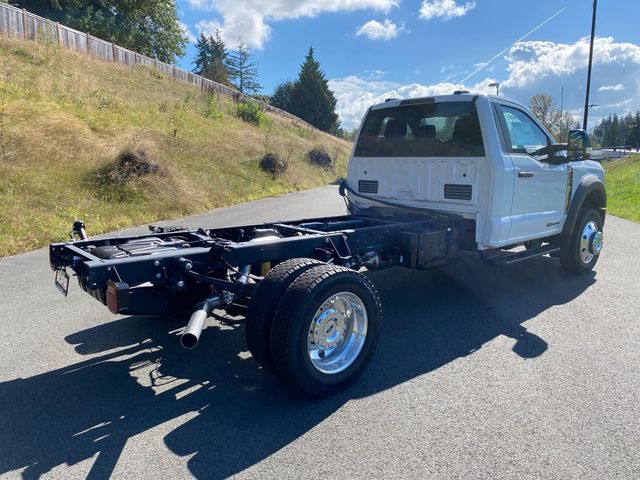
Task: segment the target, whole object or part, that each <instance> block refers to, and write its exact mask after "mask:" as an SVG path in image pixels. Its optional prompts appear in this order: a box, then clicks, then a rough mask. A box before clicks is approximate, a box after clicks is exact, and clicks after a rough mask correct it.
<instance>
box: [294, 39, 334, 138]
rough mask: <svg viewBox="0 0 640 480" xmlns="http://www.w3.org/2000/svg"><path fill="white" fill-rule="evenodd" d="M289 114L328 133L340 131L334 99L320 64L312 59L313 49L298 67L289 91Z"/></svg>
mask: <svg viewBox="0 0 640 480" xmlns="http://www.w3.org/2000/svg"><path fill="white" fill-rule="evenodd" d="M290 99H291V104H290V108H291V110H290V111H291V113H293V114H294V115H296V116H298V117H300V118H301V119H303V120H304V121H306V122H308V123H310V124H311V125H313V126H314V127H316V128H319V129H320V130H324V131H325V132H330V133H334V134H336V133H338V132H339V131H340V121H339V120H338V115H337V114H336V111H335V110H336V103H337V101H336V98H335V96H334V95H333V92H332V91H331V90H330V89H329V86H328V84H327V80H326V78H325V77H324V73H323V72H322V70H321V69H320V64H319V63H318V62H317V61H316V60H315V59H314V57H313V47H311V48H309V52H308V53H307V56H306V57H305V60H304V63H303V64H302V66H301V67H300V73H299V75H298V79H297V80H296V82H295V83H294V85H293V88H292V89H291V95H290Z"/></svg>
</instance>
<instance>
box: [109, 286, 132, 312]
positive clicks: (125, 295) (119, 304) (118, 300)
mask: <svg viewBox="0 0 640 480" xmlns="http://www.w3.org/2000/svg"><path fill="white" fill-rule="evenodd" d="M128 306H129V285H127V284H126V283H124V282H117V283H116V282H112V281H111V280H109V281H108V282H107V308H108V309H109V311H110V312H111V313H120V311H121V310H122V309H123V308H126V307H128Z"/></svg>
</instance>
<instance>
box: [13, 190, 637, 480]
mask: <svg viewBox="0 0 640 480" xmlns="http://www.w3.org/2000/svg"><path fill="white" fill-rule="evenodd" d="M343 212H344V205H343V204H342V200H341V198H340V197H339V196H338V195H337V192H336V188H335V187H323V188H319V189H315V190H311V191H308V192H299V193H294V194H291V195H287V196H283V197H280V198H273V199H267V200H262V201H257V202H251V203H247V204H243V205H238V206H235V207H229V208H224V209H220V210H217V211H214V212H210V213H207V214H204V215H198V216H195V217H191V218H189V219H185V220H180V221H176V222H171V223H176V224H181V225H187V226H208V227H213V226H224V225H231V224H243V223H256V222H261V221H273V220H286V219H295V218H309V217H314V216H321V215H331V214H341V213H343ZM164 223H168V222H164ZM88 229H89V231H90V230H91V225H88ZM64 234H65V232H61V238H62V237H63V236H64ZM605 238H606V240H605V241H606V244H605V250H604V252H603V254H602V256H601V259H600V262H599V263H598V265H597V266H596V270H595V272H594V273H593V274H590V275H587V276H582V277H575V276H570V275H567V274H565V273H564V272H563V271H562V270H561V268H560V266H559V264H558V262H557V260H555V259H551V258H538V259H534V260H531V261H529V262H523V263H521V264H517V265H514V266H511V267H489V266H485V265H484V264H483V263H482V262H480V261H479V259H478V257H477V256H476V255H471V254H469V255H465V256H464V258H463V259H462V261H461V262H460V263H459V264H458V265H456V266H449V267H446V268H439V269H435V270H430V271H423V272H420V271H409V270H402V269H391V270H386V271H379V272H371V273H368V275H369V276H370V278H371V279H372V280H373V281H374V282H375V284H376V286H377V287H378V289H379V291H380V294H381V296H382V300H383V305H384V326H383V332H382V337H381V341H380V344H379V347H378V350H377V353H376V355H375V357H374V360H373V362H372V364H371V365H370V367H369V369H368V370H367V371H366V373H365V374H364V375H363V377H361V379H360V380H359V381H358V383H357V384H356V385H354V386H353V387H352V388H351V389H349V390H347V391H345V392H343V393H341V394H339V395H336V396H334V397H331V398H327V399H316V398H310V397H308V396H305V395H304V394H301V393H300V392H298V391H297V390H296V389H295V388H293V387H289V386H287V385H284V384H282V383H281V382H280V381H279V380H278V379H277V378H276V377H274V376H272V375H270V374H269V373H267V372H264V371H263V370H261V369H260V368H258V365H257V364H256V362H254V360H253V359H252V358H251V356H250V354H249V353H248V352H247V351H246V350H247V348H246V344H245V340H244V327H243V326H242V325H238V326H233V327H232V326H223V325H221V324H219V323H216V322H214V321H213V320H211V321H210V323H209V324H208V328H206V330H205V331H204V332H203V335H202V339H201V342H200V344H199V345H198V347H197V348H196V349H195V350H193V351H186V350H183V349H181V348H180V346H179V341H178V335H179V333H180V331H181V328H182V327H183V326H184V320H181V319H174V320H167V319H152V318H140V317H123V316H115V315H111V314H110V313H109V312H108V311H107V309H106V308H105V307H104V306H102V305H101V304H99V303H98V302H96V301H95V300H94V299H92V298H91V297H89V296H88V295H87V294H85V293H84V292H82V291H81V290H80V288H79V287H78V286H77V285H76V284H72V289H71V292H70V294H69V297H68V298H66V299H65V298H63V297H62V296H61V295H60V293H59V292H58V291H57V290H55V289H54V287H53V273H52V272H51V271H50V270H49V265H48V258H47V252H46V251H45V250H38V251H35V252H31V253H26V254H23V255H18V256H14V257H10V258H5V259H2V260H0V320H1V323H0V329H1V340H0V342H1V343H0V477H2V478H25V479H35V478H56V479H65V480H66V479H76V478H92V479H101V478H116V479H165V478H192V477H196V478H201V479H209V478H221V477H228V476H237V477H239V478H305V479H306V478H309V479H318V478H323V479H325V478H421V479H422V478H438V479H442V478H460V479H470V478H492V479H493V478H499V479H533V478H536V479H537V478H541V479H563V480H566V479H598V480H600V479H612V478H621V479H622V478H624V479H637V478H640V451H639V446H640V375H639V371H640V348H639V339H640V296H639V295H638V292H639V291H640V256H639V255H638V247H637V246H638V245H640V225H638V224H635V223H632V222H628V221H625V220H621V219H618V218H615V217H612V216H610V217H609V218H608V219H607V224H606V228H605Z"/></svg>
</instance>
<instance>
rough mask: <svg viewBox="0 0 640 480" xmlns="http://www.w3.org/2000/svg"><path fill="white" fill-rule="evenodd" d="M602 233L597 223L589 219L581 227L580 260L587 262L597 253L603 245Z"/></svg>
mask: <svg viewBox="0 0 640 480" xmlns="http://www.w3.org/2000/svg"><path fill="white" fill-rule="evenodd" d="M603 241H604V239H603V235H602V232H601V231H599V230H598V225H597V224H596V222H594V221H593V220H590V221H589V222H588V223H587V224H586V225H585V226H584V228H583V229H582V235H581V236H580V243H579V244H578V245H579V248H580V260H582V262H583V263H589V262H590V261H591V260H593V257H594V256H595V255H599V254H600V252H601V251H602V246H603Z"/></svg>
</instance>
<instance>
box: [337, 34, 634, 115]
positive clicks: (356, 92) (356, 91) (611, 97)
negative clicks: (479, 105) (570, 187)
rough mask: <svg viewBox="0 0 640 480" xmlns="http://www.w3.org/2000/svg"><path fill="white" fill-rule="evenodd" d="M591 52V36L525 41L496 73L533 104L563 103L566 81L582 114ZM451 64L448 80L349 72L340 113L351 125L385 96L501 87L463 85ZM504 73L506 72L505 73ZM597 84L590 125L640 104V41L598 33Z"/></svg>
mask: <svg viewBox="0 0 640 480" xmlns="http://www.w3.org/2000/svg"><path fill="white" fill-rule="evenodd" d="M588 55H589V39H588V38H581V39H579V40H577V41H576V42H574V43H567V44H565V43H554V42H544V41H529V42H521V43H519V44H517V45H515V46H514V47H513V48H511V50H510V51H509V53H508V54H507V55H506V57H505V61H506V62H507V65H506V67H505V70H504V73H503V74H500V73H498V72H499V71H500V70H501V69H500V68H498V69H497V70H496V72H494V73H493V74H492V76H496V77H498V81H499V82H500V94H501V95H505V96H507V97H511V98H514V99H515V100H517V101H520V102H521V103H523V104H525V105H528V104H529V100H530V99H531V97H532V96H533V95H534V94H536V93H538V92H545V93H548V94H550V95H551V96H552V97H553V98H554V100H555V103H556V106H559V104H560V92H561V90H562V88H563V87H564V108H565V110H566V111H569V112H572V113H573V114H574V115H575V116H576V119H578V120H580V119H581V117H582V105H584V95H585V83H586V70H587V62H588ZM449 71H450V66H448V65H445V66H443V68H442V70H441V78H443V80H442V81H440V82H438V83H433V84H427V85H425V84H417V83H414V84H408V85H407V84H401V83H397V82H392V81H381V80H373V79H367V78H366V77H364V76H355V75H351V76H347V77H345V78H339V79H333V80H331V81H330V82H329V85H330V87H331V88H332V89H333V90H334V92H335V94H336V98H337V99H338V105H337V109H338V113H339V115H340V118H341V120H342V123H343V126H344V127H345V128H353V127H355V126H357V125H358V124H359V122H360V120H361V117H362V115H363V114H364V112H365V111H366V109H367V108H368V107H369V106H371V105H372V104H374V103H379V102H382V101H384V100H385V98H391V97H395V98H401V97H402V98H406V97H414V96H430V95H437V94H442V93H452V92H453V91H454V90H460V89H466V90H470V91H472V92H478V93H491V94H493V93H495V88H494V87H489V86H488V84H489V83H491V82H493V81H495V80H494V79H489V78H486V79H485V80H483V81H481V82H478V83H477V84H475V85H469V84H466V85H462V84H459V83H455V82H450V81H448V80H447V74H448V73H449ZM500 77H502V78H500ZM592 85H601V86H602V87H600V88H598V89H596V88H595V87H594V88H593V89H592V91H591V97H590V103H595V104H599V107H596V108H594V110H597V112H596V111H593V112H592V114H591V115H590V117H589V118H590V123H589V125H590V126H593V125H594V124H595V122H596V121H597V120H598V119H599V118H600V117H598V114H601V115H604V116H606V115H608V114H609V113H614V112H617V113H618V114H625V113H627V112H629V111H636V110H638V109H640V45H635V44H633V43H623V42H615V41H614V39H613V38H609V37H600V38H596V42H595V46H594V62H593V76H592Z"/></svg>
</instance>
